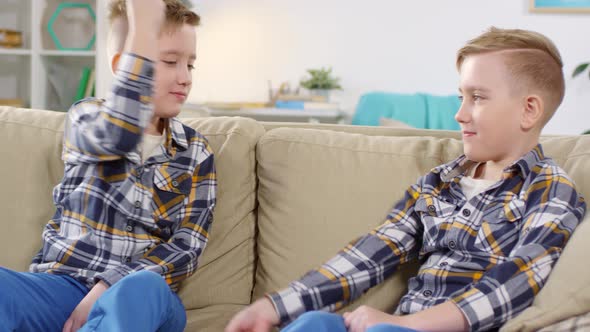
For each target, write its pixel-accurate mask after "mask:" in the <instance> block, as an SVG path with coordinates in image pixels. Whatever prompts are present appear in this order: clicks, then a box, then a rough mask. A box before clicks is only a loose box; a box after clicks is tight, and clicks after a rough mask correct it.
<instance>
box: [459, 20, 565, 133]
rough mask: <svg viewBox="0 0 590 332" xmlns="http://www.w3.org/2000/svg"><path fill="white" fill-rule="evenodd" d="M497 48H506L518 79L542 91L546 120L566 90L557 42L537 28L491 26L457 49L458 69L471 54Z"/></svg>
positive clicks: (528, 86)
mask: <svg viewBox="0 0 590 332" xmlns="http://www.w3.org/2000/svg"><path fill="white" fill-rule="evenodd" d="M497 51H506V52H507V54H506V56H505V58H506V66H507V69H508V71H509V72H510V73H511V75H512V77H513V78H514V79H515V82H516V83H522V84H521V85H522V86H525V87H526V88H528V89H533V90H536V91H539V92H540V93H541V94H542V98H544V102H545V105H546V107H545V119H544V120H545V121H544V123H543V125H544V124H546V123H547V122H548V121H549V119H551V117H552V116H553V114H554V113H555V111H556V110H557V108H558V107H559V105H560V104H561V101H562V100H563V95H564V93H565V82H564V78H563V62H562V60H561V56H560V55H559V51H558V50H557V47H556V46H555V44H553V42H552V41H551V40H550V39H549V38H547V37H546V36H544V35H542V34H540V33H538V32H534V31H529V30H520V29H499V28H496V27H491V28H490V29H489V30H488V31H486V32H484V33H483V34H482V35H480V36H478V37H476V38H474V39H472V40H470V41H468V42H467V44H466V45H465V46H463V48H461V49H460V50H459V51H458V52H457V69H458V70H460V69H461V65H462V64H463V61H464V60H465V58H466V57H468V56H470V55H475V54H482V53H488V52H497Z"/></svg>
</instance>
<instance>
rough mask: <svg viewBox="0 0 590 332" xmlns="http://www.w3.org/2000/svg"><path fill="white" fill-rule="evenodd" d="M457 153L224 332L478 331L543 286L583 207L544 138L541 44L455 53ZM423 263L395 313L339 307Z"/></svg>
mask: <svg viewBox="0 0 590 332" xmlns="http://www.w3.org/2000/svg"><path fill="white" fill-rule="evenodd" d="M457 68H458V70H459V74H460V84H459V92H460V95H461V96H462V97H461V99H462V103H461V107H460V109H459V111H458V112H457V114H456V116H455V118H456V120H457V121H458V122H459V124H460V125H461V130H462V134H463V136H462V137H463V146H464V155H462V156H460V157H458V158H457V159H455V160H453V161H451V162H449V163H447V164H444V165H440V166H438V167H435V168H434V169H433V170H432V171H430V172H429V173H428V174H426V175H424V176H423V177H421V178H420V179H418V182H417V183H416V184H414V185H412V186H411V187H410V188H409V189H408V190H407V191H406V193H405V197H404V198H403V199H402V200H401V201H399V202H398V203H397V204H395V206H394V207H393V210H392V211H391V213H390V214H389V215H388V216H387V218H386V220H385V222H384V223H383V224H382V225H381V226H379V227H377V228H376V229H374V230H373V231H371V232H370V233H368V234H366V235H365V236H362V237H360V238H359V239H357V240H355V241H353V242H352V243H350V244H349V245H348V246H346V247H345V248H344V249H342V250H341V251H340V252H339V253H338V254H337V255H336V256H335V257H333V258H332V259H330V260H328V261H327V262H326V263H324V264H323V265H322V266H321V267H319V268H317V269H315V270H312V271H310V272H308V273H307V274H305V275H304V276H303V277H302V278H301V279H299V280H297V281H294V282H292V283H291V284H290V285H289V286H288V287H287V288H285V289H283V290H280V291H278V292H275V293H271V294H267V296H266V297H264V298H262V299H259V300H257V301H256V302H255V303H253V304H252V305H250V306H249V307H247V308H246V309H244V310H242V311H241V312H240V313H238V314H237V315H236V316H234V318H233V319H232V321H231V322H230V323H229V325H228V326H227V328H226V331H227V332H238V331H269V330H271V328H272V327H273V326H277V325H286V324H287V323H290V324H289V325H287V326H286V328H285V329H284V331H287V332H295V331H316V332H321V331H351V332H358V331H369V332H394V331H399V332H402V331H404V332H405V331H408V332H409V331H483V330H491V329H497V328H499V327H500V326H501V325H502V324H503V323H504V322H506V321H507V320H508V319H510V318H512V317H514V316H515V315H517V314H519V313H520V312H522V311H523V310H524V309H525V308H527V307H528V306H529V305H530V304H531V303H532V301H533V298H534V296H535V295H536V294H537V293H538V292H539V290H540V289H541V288H542V287H543V285H544V284H545V282H546V280H547V278H548V276H549V273H550V272H551V269H552V267H553V265H554V264H555V262H556V261H557V259H558V258H559V256H560V254H561V252H562V250H563V248H564V247H565V245H566V243H567V241H568V239H569V238H570V236H571V234H572V232H573V231H574V230H575V228H576V226H577V225H578V223H579V222H580V221H581V220H582V218H583V216H584V214H585V210H586V204H585V202H584V199H583V198H582V196H581V195H580V194H579V193H578V192H577V191H576V189H575V186H574V184H573V182H572V181H571V179H570V178H569V177H568V175H567V174H566V173H565V172H564V171H563V170H562V169H561V168H560V167H559V166H557V165H556V164H555V162H554V161H553V160H552V159H550V158H548V157H546V156H545V155H544V154H543V149H542V147H541V145H540V144H539V135H540V133H541V130H542V128H543V127H544V125H545V124H546V123H547V122H548V121H549V119H550V118H551V117H552V115H553V114H554V112H555V111H556V109H557V108H558V106H559V104H560V103H561V101H562V98H563V95H564V78H563V72H562V61H561V58H560V55H559V52H558V50H557V49H556V47H555V46H554V45H553V43H552V42H551V41H550V40H549V39H547V38H546V37H545V36H543V35H541V34H538V33H535V32H532V31H526V30H504V29H497V28H491V29H490V30H489V31H487V32H485V33H483V34H482V35H480V36H479V37H477V38H475V39H473V40H471V41H469V42H468V43H467V45H465V46H464V47H463V48H462V49H461V50H459V52H458V56H457ZM415 258H418V259H419V260H420V262H421V263H422V265H421V268H420V270H419V272H418V274H417V276H415V277H413V278H412V279H411V280H410V281H409V286H408V288H409V289H408V292H407V294H406V295H405V296H404V297H403V298H402V299H401V301H400V303H399V306H398V308H397V310H396V313H395V314H394V315H390V314H389V313H384V312H381V311H378V310H375V309H372V308H370V307H367V306H361V307H359V308H358V309H356V310H354V311H352V312H345V313H344V314H343V315H342V316H340V315H337V314H331V313H327V312H325V311H333V310H336V309H339V308H341V307H343V306H344V305H345V304H347V303H348V302H350V301H351V300H353V299H355V298H357V297H359V296H360V295H362V294H363V293H364V292H365V291H367V290H368V289H369V288H371V287H373V286H376V285H377V284H380V283H381V282H383V281H384V280H385V279H386V278H388V277H390V276H391V275H392V274H394V273H395V271H396V269H397V268H398V267H399V265H401V264H403V263H406V262H409V261H411V260H413V259H415Z"/></svg>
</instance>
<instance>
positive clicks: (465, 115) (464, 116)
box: [455, 102, 471, 123]
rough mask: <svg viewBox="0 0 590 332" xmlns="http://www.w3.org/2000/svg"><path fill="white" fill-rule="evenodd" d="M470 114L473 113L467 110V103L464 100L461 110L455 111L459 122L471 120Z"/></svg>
mask: <svg viewBox="0 0 590 332" xmlns="http://www.w3.org/2000/svg"><path fill="white" fill-rule="evenodd" d="M470 116H471V113H470V112H469V110H467V107H465V103H464V102H462V103H461V106H460V107H459V110H458V111H457V113H455V120H456V121H457V122H459V123H465V122H469V118H470Z"/></svg>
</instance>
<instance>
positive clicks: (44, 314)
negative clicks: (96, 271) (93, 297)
mask: <svg viewBox="0 0 590 332" xmlns="http://www.w3.org/2000/svg"><path fill="white" fill-rule="evenodd" d="M87 293H88V289H87V288H86V286H84V285H83V284H81V283H79V282H78V281H76V280H74V279H73V278H71V277H69V276H65V275H54V274H48V273H29V272H15V271H11V270H8V269H5V268H2V267H0V322H1V323H0V332H6V331H10V332H12V331H47V332H52V331H56V332H58V331H61V330H62V329H63V326H64V324H65V322H66V320H67V319H68V318H69V317H70V314H71V313H72V311H73V310H74V309H75V308H76V306H77V305H78V303H80V301H81V300H82V299H83V298H84V296H86V294H87Z"/></svg>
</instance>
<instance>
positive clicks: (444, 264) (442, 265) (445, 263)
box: [438, 262, 449, 267]
mask: <svg viewBox="0 0 590 332" xmlns="http://www.w3.org/2000/svg"><path fill="white" fill-rule="evenodd" d="M447 265H449V263H448V262H441V263H440V264H438V266H441V267H445V266H447Z"/></svg>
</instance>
